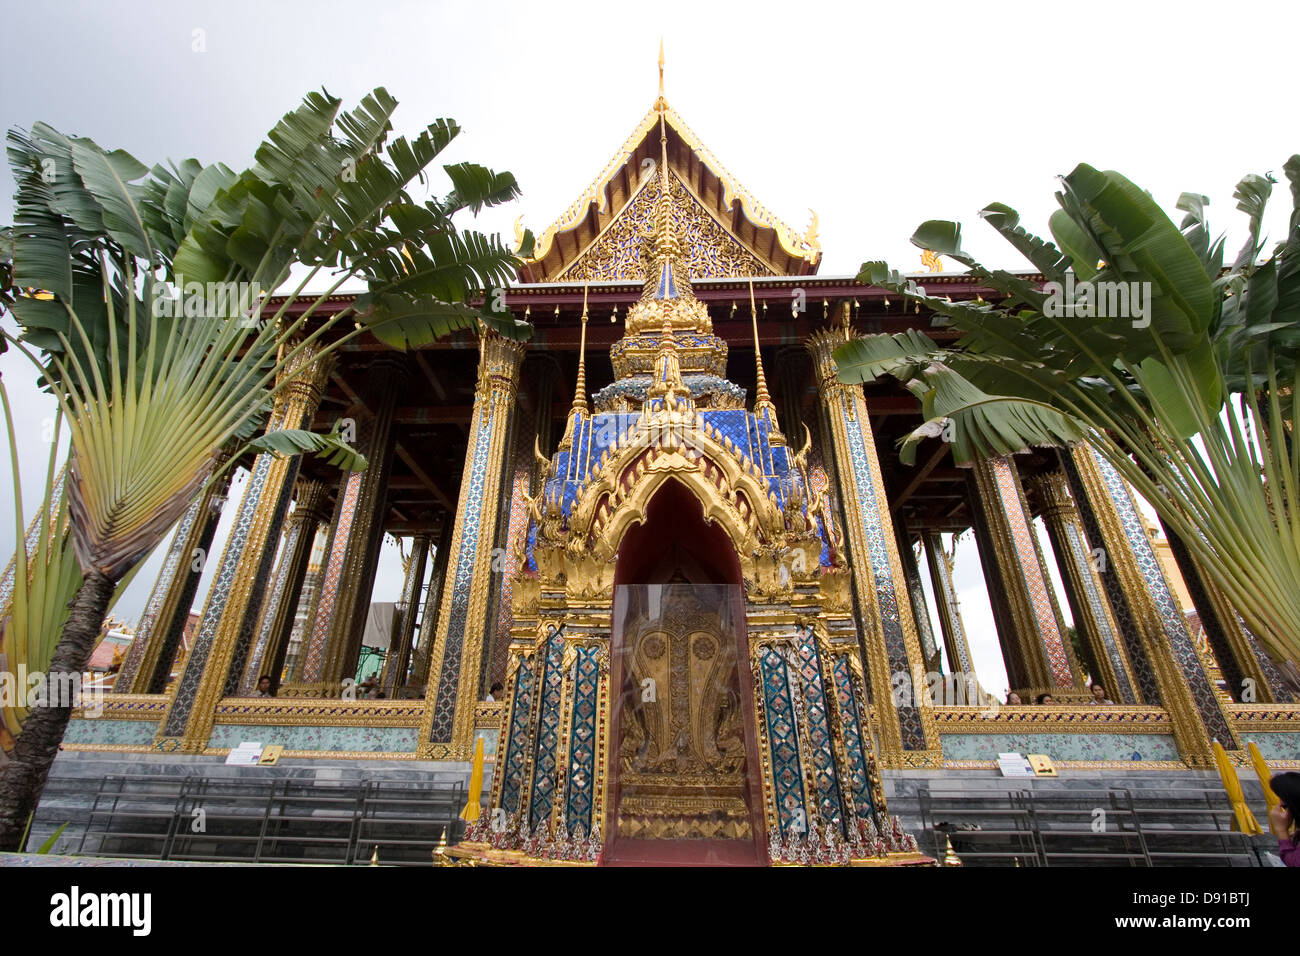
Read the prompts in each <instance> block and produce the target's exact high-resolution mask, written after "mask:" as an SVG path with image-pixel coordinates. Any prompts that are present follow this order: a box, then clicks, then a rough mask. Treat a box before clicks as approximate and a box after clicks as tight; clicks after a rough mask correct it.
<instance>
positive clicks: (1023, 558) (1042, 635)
mask: <svg viewBox="0 0 1300 956" xmlns="http://www.w3.org/2000/svg"><path fill="white" fill-rule="evenodd" d="M988 466H989V470H990V472H992V475H993V480H994V483H995V484H996V485H997V489H998V497H999V498H1001V506H1002V511H1003V514H1004V515H1005V516H1006V519H1007V524H1008V525H1009V527H1010V529H1011V542H1012V545H1013V546H1014V548H1015V552H1016V561H1017V563H1018V564H1019V565H1020V572H1021V580H1022V581H1023V582H1024V586H1025V589H1026V592H1027V593H1028V595H1029V601H1030V605H1031V607H1032V608H1033V612H1034V621H1035V623H1036V624H1037V626H1038V639H1039V642H1040V643H1041V644H1042V646H1043V651H1044V653H1046V655H1047V664H1048V667H1049V668H1050V670H1051V672H1052V683H1053V684H1055V686H1057V687H1070V686H1071V685H1073V683H1074V676H1073V675H1072V674H1071V673H1070V659H1069V657H1068V656H1067V654H1066V651H1065V637H1064V635H1063V634H1062V633H1061V629H1060V625H1059V623H1058V620H1057V617H1056V612H1055V609H1054V607H1053V604H1052V593H1051V584H1050V583H1049V582H1048V580H1047V575H1046V573H1045V572H1044V571H1043V566H1042V563H1041V562H1040V561H1039V556H1038V547H1037V539H1036V537H1035V535H1034V529H1033V527H1032V526H1031V525H1030V523H1029V516H1028V514H1027V513H1026V512H1025V508H1024V499H1023V498H1021V496H1020V485H1019V482H1018V480H1017V478H1016V473H1015V472H1014V471H1013V470H1012V467H1011V462H1010V461H1009V460H1008V459H1006V458H993V459H990V460H989V462H988Z"/></svg>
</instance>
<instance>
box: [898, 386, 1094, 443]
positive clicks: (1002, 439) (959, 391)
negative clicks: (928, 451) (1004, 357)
mask: <svg viewBox="0 0 1300 956" xmlns="http://www.w3.org/2000/svg"><path fill="white" fill-rule="evenodd" d="M911 390H912V391H913V393H914V394H917V393H919V395H920V397H921V414H922V415H923V416H924V418H925V419H926V422H927V423H928V424H930V426H931V428H930V431H933V428H934V425H935V424H939V423H942V425H944V426H946V427H944V428H943V436H944V437H945V440H949V441H951V442H952V445H953V450H952V451H953V461H954V462H955V463H956V464H958V465H963V464H968V463H969V462H971V461H973V460H975V459H976V458H997V457H1002V456H1005V455H1014V454H1019V453H1020V452H1023V451H1028V450H1029V449H1030V448H1031V447H1052V446H1060V445H1065V444H1068V443H1069V442H1072V441H1079V440H1080V439H1082V438H1083V435H1084V432H1083V428H1082V426H1081V425H1080V424H1079V423H1078V422H1077V421H1076V420H1074V419H1073V418H1071V417H1070V416H1068V415H1066V414H1065V413H1063V412H1061V411H1059V410H1057V409H1055V408H1052V407H1051V406H1050V405H1046V404H1044V403H1042V402H1034V401H1029V400H1027V399H1023V398H1015V397H1011V396H1006V395H990V394H988V393H987V392H985V391H983V390H982V389H980V388H978V387H976V386H975V385H973V384H972V383H971V382H970V381H969V380H967V379H966V378H965V377H963V376H962V375H960V374H958V373H957V372H956V371H954V370H953V369H951V368H948V367H947V366H944V365H939V364H935V365H932V366H930V367H929V368H927V369H926V370H925V371H924V372H923V373H922V374H921V376H920V378H919V387H916V381H914V387H913V388H912V389H911ZM924 437H927V435H926V434H919V433H918V432H913V433H912V434H911V435H909V436H908V437H907V438H906V439H904V441H903V445H902V448H901V449H900V452H899V458H900V459H901V460H902V461H903V462H904V463H905V464H909V465H910V464H915V461H916V446H917V445H918V444H919V442H920V440H921V439H922V438H924Z"/></svg>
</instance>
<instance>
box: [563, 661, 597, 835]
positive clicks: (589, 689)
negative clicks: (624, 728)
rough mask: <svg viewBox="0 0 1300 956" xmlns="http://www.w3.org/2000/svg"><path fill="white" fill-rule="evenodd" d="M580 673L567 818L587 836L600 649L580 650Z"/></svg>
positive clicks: (571, 731)
mask: <svg viewBox="0 0 1300 956" xmlns="http://www.w3.org/2000/svg"><path fill="white" fill-rule="evenodd" d="M577 667H578V675H577V680H575V681H574V684H573V723H572V724H571V725H570V728H569V773H568V801H567V805H566V807H565V819H566V820H567V821H568V825H569V832H570V833H571V834H574V835H576V836H579V837H586V836H587V835H588V834H589V833H590V832H591V811H592V791H593V788H594V785H595V780H596V708H597V696H598V694H599V692H600V651H599V649H598V648H595V647H583V648H579V650H578V660H577Z"/></svg>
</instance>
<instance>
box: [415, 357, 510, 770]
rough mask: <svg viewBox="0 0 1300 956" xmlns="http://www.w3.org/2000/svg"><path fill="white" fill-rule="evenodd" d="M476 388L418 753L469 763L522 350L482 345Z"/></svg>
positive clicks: (429, 756)
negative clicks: (493, 550) (511, 417)
mask: <svg viewBox="0 0 1300 956" xmlns="http://www.w3.org/2000/svg"><path fill="white" fill-rule="evenodd" d="M479 351H480V359H479V372H478V386H477V388H476V389H475V393H474V411H473V423H472V425H471V427H470V434H469V447H468V449H467V451H466V454H465V471H464V474H463V476H462V478H461V485H460V499H459V501H458V503H457V506H456V521H455V525H454V527H453V529H452V534H451V542H450V545H449V549H448V551H449V553H448V566H447V579H446V581H445V583H444V587H445V590H446V595H445V599H443V600H442V601H441V607H440V608H439V613H438V631H437V638H436V640H435V641H434V644H433V647H432V657H431V660H430V665H429V689H428V692H427V694H426V695H425V709H424V719H423V721H422V722H421V727H420V741H421V742H420V750H419V754H420V756H422V757H425V758H431V757H437V756H446V755H450V756H452V757H453V759H457V758H459V759H464V758H467V757H468V756H469V754H470V750H471V748H472V746H473V739H474V705H475V703H476V702H477V701H478V693H479V686H480V684H481V682H482V678H483V673H482V670H483V645H484V641H485V640H486V638H487V629H488V626H489V622H488V620H487V607H488V593H489V591H490V587H491V583H492V582H491V578H492V548H493V545H494V542H495V540H496V529H497V521H498V520H499V518H500V515H499V510H500V508H499V503H500V501H501V485H502V482H504V481H505V480H506V475H507V474H508V471H507V458H508V455H507V453H506V452H507V449H508V448H509V445H508V441H509V437H510V415H511V412H512V411H513V410H514V406H515V393H516V390H517V388H518V384H519V366H520V363H521V361H522V359H523V355H524V346H523V345H522V344H520V343H517V342H511V341H510V340H508V339H504V338H502V337H501V336H499V335H497V334H495V333H493V332H485V333H484V334H483V336H482V338H481V339H480V341H479Z"/></svg>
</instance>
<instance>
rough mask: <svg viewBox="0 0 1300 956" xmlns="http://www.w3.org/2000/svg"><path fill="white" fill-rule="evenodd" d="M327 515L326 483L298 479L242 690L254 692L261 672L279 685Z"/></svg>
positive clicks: (242, 691)
mask: <svg viewBox="0 0 1300 956" xmlns="http://www.w3.org/2000/svg"><path fill="white" fill-rule="evenodd" d="M324 518H325V486H324V485H323V484H322V483H321V482H319V481H312V480H309V481H302V480H300V481H299V482H298V498H297V501H296V502H295V503H294V509H293V513H292V514H291V515H290V516H289V520H288V529H287V530H286V531H285V533H284V544H283V546H282V547H281V549H280V563H279V565H278V566H277V567H276V572H275V583H274V585H273V586H272V587H271V590H270V593H268V594H267V597H266V602H265V605H264V606H263V610H262V623H261V626H260V627H259V628H258V634H257V644H256V645H255V647H254V648H253V653H252V654H251V655H249V658H248V666H247V667H245V668H244V678H243V681H242V683H241V684H240V687H239V693H241V694H245V695H247V694H252V693H254V692H255V691H256V690H257V681H258V679H259V678H260V677H261V676H262V674H264V673H265V674H269V675H271V686H272V687H279V685H280V672H281V671H282V670H283V669H284V656H285V654H286V653H288V650H289V633H290V632H291V631H292V630H293V622H294V619H295V617H297V614H298V601H299V599H300V598H301V596H302V585H303V580H304V579H305V578H306V577H307V564H308V562H309V561H310V560H311V551H312V547H313V545H315V543H316V529H317V527H318V526H319V525H320V523H321V521H323V520H324Z"/></svg>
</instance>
